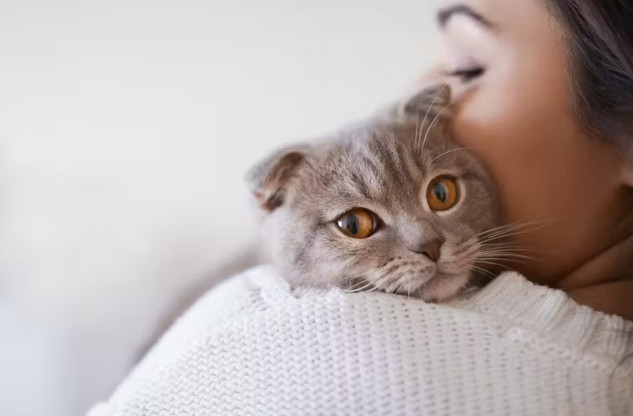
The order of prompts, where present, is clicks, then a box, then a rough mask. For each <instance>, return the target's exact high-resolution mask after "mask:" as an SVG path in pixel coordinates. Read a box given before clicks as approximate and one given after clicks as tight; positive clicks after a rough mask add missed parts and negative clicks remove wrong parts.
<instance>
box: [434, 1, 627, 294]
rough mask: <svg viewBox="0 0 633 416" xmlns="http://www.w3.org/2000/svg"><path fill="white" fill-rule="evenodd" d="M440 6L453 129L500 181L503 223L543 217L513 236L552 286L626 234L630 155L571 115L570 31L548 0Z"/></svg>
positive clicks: (536, 273) (533, 270) (535, 273)
mask: <svg viewBox="0 0 633 416" xmlns="http://www.w3.org/2000/svg"><path fill="white" fill-rule="evenodd" d="M441 3H442V4H441V6H440V8H439V9H438V25H439V28H440V32H441V40H442V51H443V53H442V56H441V60H440V62H439V66H438V68H437V71H439V72H440V73H442V74H443V75H441V76H442V77H443V79H445V80H448V82H449V84H450V85H451V86H452V89H453V92H454V94H455V95H456V96H458V97H459V98H457V99H456V105H455V111H454V115H455V118H454V122H453V131H454V134H455V136H456V138H457V140H458V141H459V142H460V144H461V145H463V146H464V147H465V148H469V149H472V151H473V152H474V153H475V154H477V155H478V156H479V157H480V158H481V159H482V160H483V161H484V163H485V164H486V165H487V166H488V168H489V169H490V171H491V173H492V174H493V176H494V177H495V178H496V180H497V182H498V186H499V189H500V193H501V198H502V203H503V206H504V212H505V220H506V221H507V222H509V223H511V222H539V223H540V224H541V225H540V227H536V226H532V227H529V229H530V230H531V231H530V232H526V233H524V234H518V235H515V236H514V242H515V243H516V244H517V245H518V246H525V247H529V249H530V250H533V252H530V253H528V254H529V255H531V256H534V257H535V258H536V259H537V261H535V262H527V263H523V264H521V265H518V266H517V267H518V268H519V270H520V271H522V272H524V273H525V274H526V275H527V276H529V277H530V278H532V279H533V280H535V281H538V282H540V283H545V284H555V282H556V281H557V279H559V278H561V277H563V276H564V275H566V274H567V273H569V272H571V271H572V270H574V269H575V268H577V267H578V266H580V265H581V264H583V263H584V262H586V261H587V260H589V259H590V258H592V257H593V256H595V255H596V254H598V253H599V252H601V251H603V250H604V249H606V248H607V247H609V246H610V245H612V244H614V243H615V242H616V240H618V239H620V238H623V235H622V231H623V230H622V222H621V220H622V218H623V216H624V215H625V213H624V212H622V208H621V207H622V206H623V203H624V201H623V198H624V194H625V192H624V189H625V188H624V187H623V186H622V183H621V177H622V175H621V170H622V166H623V159H622V158H621V156H620V155H619V154H618V152H617V151H616V150H615V149H613V148H611V147H609V146H607V145H606V144H603V143H602V142H600V141H598V140H595V139H593V138H589V137H586V136H585V135H584V134H583V132H582V131H581V129H580V127H579V125H578V124H577V123H576V121H575V120H574V117H573V115H572V109H571V95H570V87H569V73H568V61H567V54H566V46H565V41H564V39H563V30H562V29H561V26H559V24H558V22H557V21H556V20H555V19H554V18H552V17H551V16H550V15H549V13H548V9H547V6H546V4H545V1H544V0H512V1H508V0H461V1H459V4H458V3H456V2H455V1H442V2H441ZM434 72H435V71H434ZM436 73H437V72H436ZM535 228H536V229H535ZM525 230H528V228H526V229H525Z"/></svg>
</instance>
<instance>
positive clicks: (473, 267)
mask: <svg viewBox="0 0 633 416" xmlns="http://www.w3.org/2000/svg"><path fill="white" fill-rule="evenodd" d="M471 268H472V269H473V270H475V271H477V272H479V273H482V274H483V275H484V276H486V277H488V278H490V279H494V278H495V277H497V276H496V275H495V274H494V273H492V272H491V271H489V270H486V269H484V268H481V267H478V266H471Z"/></svg>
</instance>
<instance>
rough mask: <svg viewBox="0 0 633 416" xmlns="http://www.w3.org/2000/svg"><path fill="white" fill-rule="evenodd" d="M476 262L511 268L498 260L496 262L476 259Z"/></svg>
mask: <svg viewBox="0 0 633 416" xmlns="http://www.w3.org/2000/svg"><path fill="white" fill-rule="evenodd" d="M475 263H477V264H488V265H490V266H498V267H501V268H504V269H509V267H508V266H507V265H505V264H501V263H497V262H494V261H488V260H477V261H475Z"/></svg>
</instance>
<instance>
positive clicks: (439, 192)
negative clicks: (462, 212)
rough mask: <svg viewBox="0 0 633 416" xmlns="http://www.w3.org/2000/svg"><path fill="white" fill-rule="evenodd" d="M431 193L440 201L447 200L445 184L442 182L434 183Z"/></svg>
mask: <svg viewBox="0 0 633 416" xmlns="http://www.w3.org/2000/svg"><path fill="white" fill-rule="evenodd" d="M433 193H434V194H435V197H436V198H437V199H438V200H439V201H440V202H446V201H447V200H448V189H446V185H444V184H443V183H438V184H435V186H434V187H433Z"/></svg>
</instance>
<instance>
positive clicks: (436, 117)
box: [420, 102, 453, 154]
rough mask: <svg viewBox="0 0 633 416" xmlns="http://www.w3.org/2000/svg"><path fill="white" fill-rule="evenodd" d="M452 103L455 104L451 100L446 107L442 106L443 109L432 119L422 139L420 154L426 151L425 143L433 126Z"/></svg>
mask: <svg viewBox="0 0 633 416" xmlns="http://www.w3.org/2000/svg"><path fill="white" fill-rule="evenodd" d="M451 105H453V103H452V102H450V103H448V104H446V105H445V106H444V108H442V109H441V110H440V111H439V112H438V113H437V115H436V116H435V118H434V119H433V121H431V124H429V127H428V128H427V129H426V134H425V135H424V140H422V149H421V151H420V154H422V153H423V152H424V145H425V144H426V139H427V138H428V136H429V133H430V131H431V129H432V128H433V125H434V124H435V122H436V121H437V120H438V119H439V117H440V116H441V115H442V113H443V112H444V111H446V109H447V108H448V107H450V106H451Z"/></svg>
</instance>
